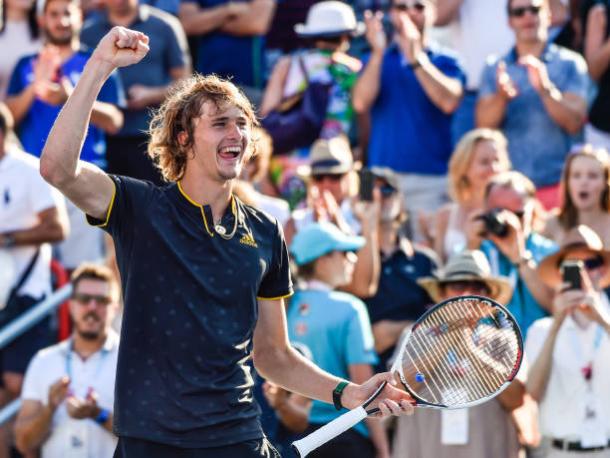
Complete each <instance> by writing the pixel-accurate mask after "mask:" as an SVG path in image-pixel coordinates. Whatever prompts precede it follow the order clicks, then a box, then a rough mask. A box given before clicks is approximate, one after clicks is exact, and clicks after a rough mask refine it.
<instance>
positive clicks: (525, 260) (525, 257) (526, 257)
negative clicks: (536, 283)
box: [515, 250, 534, 268]
mask: <svg viewBox="0 0 610 458" xmlns="http://www.w3.org/2000/svg"><path fill="white" fill-rule="evenodd" d="M533 260H534V257H533V256H532V252H531V251H529V250H526V251H525V252H524V253H523V254H522V255H521V257H520V258H519V259H518V260H517V262H515V266H516V267H517V268H519V267H521V266H522V265H523V264H526V265H527V264H529V263H530V262H532V261H533Z"/></svg>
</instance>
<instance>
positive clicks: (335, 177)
mask: <svg viewBox="0 0 610 458" xmlns="http://www.w3.org/2000/svg"><path fill="white" fill-rule="evenodd" d="M343 176H344V174H342V173H320V174H317V175H312V176H311V179H312V180H313V181H315V182H316V183H321V182H322V181H325V180H330V181H339V180H340V179H341V178H343Z"/></svg>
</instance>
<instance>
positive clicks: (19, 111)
mask: <svg viewBox="0 0 610 458" xmlns="http://www.w3.org/2000/svg"><path fill="white" fill-rule="evenodd" d="M34 99H36V94H35V92H34V84H33V83H32V84H29V85H27V86H26V88H25V89H24V90H23V91H21V93H20V94H17V95H14V96H10V97H8V98H7V99H6V106H7V107H8V109H9V110H10V111H11V114H12V115H13V118H14V119H15V124H19V123H20V122H21V121H22V120H23V118H25V116H26V115H27V114H28V111H30V108H31V107H32V103H34Z"/></svg>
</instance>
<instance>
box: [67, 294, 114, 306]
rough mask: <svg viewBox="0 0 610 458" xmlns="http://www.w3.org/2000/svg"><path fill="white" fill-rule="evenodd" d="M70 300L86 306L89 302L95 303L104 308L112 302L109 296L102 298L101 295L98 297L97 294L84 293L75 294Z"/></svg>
mask: <svg viewBox="0 0 610 458" xmlns="http://www.w3.org/2000/svg"><path fill="white" fill-rule="evenodd" d="M72 299H74V300H75V301H76V302H78V303H79V304H81V305H87V304H89V303H90V302H91V301H95V304H96V305H104V306H106V305H108V304H110V302H111V301H112V299H111V298H110V297H109V296H102V295H98V294H85V293H76V294H74V295H73V296H72Z"/></svg>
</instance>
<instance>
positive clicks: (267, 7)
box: [221, 0, 275, 36]
mask: <svg viewBox="0 0 610 458" xmlns="http://www.w3.org/2000/svg"><path fill="white" fill-rule="evenodd" d="M246 5H247V6H248V8H247V9H245V11H241V12H239V13H238V14H236V15H235V16H233V17H231V19H229V21H227V22H226V23H224V24H223V25H222V27H221V30H222V31H223V32H226V33H229V34H231V35H235V36H252V35H265V34H266V33H267V32H268V31H269V27H270V26H271V19H273V13H274V12H275V0H252V1H250V3H246Z"/></svg>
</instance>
